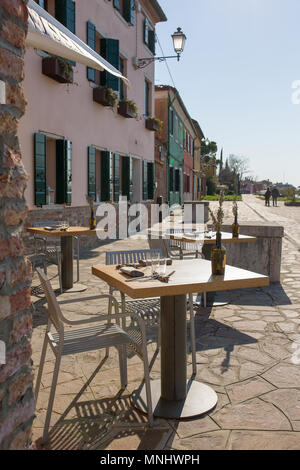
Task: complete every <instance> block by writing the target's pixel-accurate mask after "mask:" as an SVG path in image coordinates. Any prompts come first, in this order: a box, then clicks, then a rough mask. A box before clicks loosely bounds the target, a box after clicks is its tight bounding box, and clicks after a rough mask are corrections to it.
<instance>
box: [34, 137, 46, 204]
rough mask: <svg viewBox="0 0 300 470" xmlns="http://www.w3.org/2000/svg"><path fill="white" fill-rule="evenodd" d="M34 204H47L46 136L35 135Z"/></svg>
mask: <svg viewBox="0 0 300 470" xmlns="http://www.w3.org/2000/svg"><path fill="white" fill-rule="evenodd" d="M34 204H35V205H36V206H42V205H45V204H46V136H45V135H44V134H38V133H37V134H34Z"/></svg>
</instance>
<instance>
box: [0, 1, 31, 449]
mask: <svg viewBox="0 0 300 470" xmlns="http://www.w3.org/2000/svg"><path fill="white" fill-rule="evenodd" d="M26 3H27V2H26V0H24V1H22V0H1V2H0V90H1V93H0V340H1V341H2V343H1V344H2V345H3V343H5V345H6V358H5V364H2V365H0V449H2V450H3V449H26V448H28V446H29V445H30V441H31V424H32V421H33V417H34V399H33V390H32V388H33V374H32V366H31V345H30V338H31V331H32V317H31V313H30V284H31V277H32V273H31V265H30V263H29V262H28V260H26V259H25V258H24V255H23V242H22V236H21V233H22V226H23V222H24V219H25V217H26V213H27V206H26V201H25V199H24V189H25V187H26V184H27V174H26V172H25V170H24V166H23V163H22V157H21V154H20V149H19V142H18V136H17V129H18V121H19V119H20V117H21V116H22V115H23V113H24V112H25V105H26V103H25V99H24V96H23V91H22V87H21V82H22V80H23V78H24V60H23V55H24V47H25V45H24V41H25V36H26V31H27V7H26Z"/></svg>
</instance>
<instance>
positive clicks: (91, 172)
mask: <svg viewBox="0 0 300 470" xmlns="http://www.w3.org/2000/svg"><path fill="white" fill-rule="evenodd" d="M88 195H89V196H92V197H93V198H94V201H96V149H95V147H88Z"/></svg>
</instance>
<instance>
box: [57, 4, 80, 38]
mask: <svg viewBox="0 0 300 470" xmlns="http://www.w3.org/2000/svg"><path fill="white" fill-rule="evenodd" d="M55 18H56V19H57V20H58V21H60V23H62V24H63V25H64V26H65V27H66V28H68V29H69V30H70V31H71V32H72V33H73V34H76V26H75V25H76V13H75V2H74V1H73V0H55Z"/></svg>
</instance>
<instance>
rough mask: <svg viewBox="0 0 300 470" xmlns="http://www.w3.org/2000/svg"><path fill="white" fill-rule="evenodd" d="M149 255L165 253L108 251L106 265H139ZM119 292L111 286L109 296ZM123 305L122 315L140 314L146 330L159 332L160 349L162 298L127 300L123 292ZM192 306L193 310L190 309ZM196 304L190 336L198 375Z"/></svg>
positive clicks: (152, 250) (194, 370) (153, 251)
mask: <svg viewBox="0 0 300 470" xmlns="http://www.w3.org/2000/svg"><path fill="white" fill-rule="evenodd" d="M148 253H159V255H160V256H161V257H162V256H163V252H162V250H161V249H160V248H152V249H144V250H127V251H107V252H106V253H105V263H106V264H107V265H112V264H131V263H137V262H138V261H139V260H140V259H143V260H146V257H147V254H148ZM115 290H117V289H115V288H114V287H112V286H109V294H110V295H112V294H113V292H114V291H115ZM120 294H121V303H120V304H119V306H120V308H121V311H122V313H129V314H130V315H131V313H136V314H138V315H139V316H140V317H141V318H142V319H143V320H144V323H145V326H146V328H148V329H150V328H152V327H155V328H156V329H157V330H158V333H157V349H159V347H160V328H159V325H160V298H157V297H154V298H148V299H137V300H126V299H125V295H124V294H123V293H122V292H121V293H120ZM190 306H191V307H192V308H190ZM193 307H194V304H193V303H190V305H189V310H190V325H191V328H190V334H191V349H192V359H193V373H194V374H196V371H197V365H196V341H195V322H194V312H193ZM108 308H109V310H108V313H109V314H110V313H111V310H110V309H111V305H110V304H109V307H108Z"/></svg>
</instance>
